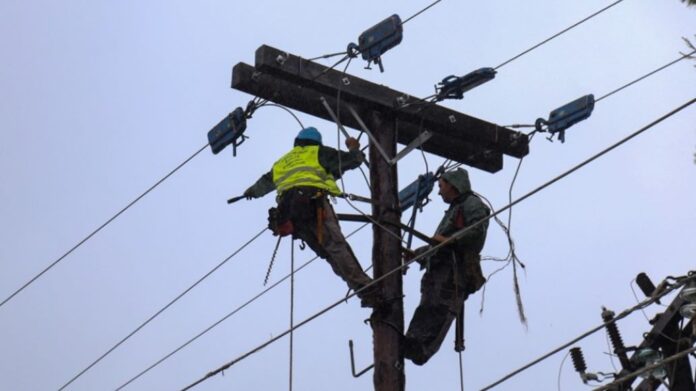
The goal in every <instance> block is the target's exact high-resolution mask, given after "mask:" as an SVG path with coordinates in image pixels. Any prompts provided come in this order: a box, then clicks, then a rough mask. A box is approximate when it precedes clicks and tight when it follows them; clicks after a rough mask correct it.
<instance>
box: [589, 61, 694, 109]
mask: <svg viewBox="0 0 696 391" xmlns="http://www.w3.org/2000/svg"><path fill="white" fill-rule="evenodd" d="M694 53H696V50H694V51H693V52H691V53H689V54H684V55H682V56H681V57H679V58H677V59H676V60H674V61H672V62H670V63H667V64H665V65H663V66H661V67H659V68H657V69H655V70H654V71H652V72H650V73H647V74H645V75H643V76H641V77H639V78H637V79H636V80H633V81H632V82H630V83H628V84H624V85H623V86H621V87H619V88H617V89H615V90H614V91H611V92H609V93H607V94H605V95H602V96H601V97H599V98H597V99H595V103H597V102H599V101H600V100H602V99H604V98H608V97H610V96H612V95H614V94H616V93H617V92H619V91H621V90H623V89H624V88H627V87H630V86H632V85H634V84H636V83H638V82H639V81H641V80H643V79H646V78H648V77H650V76H652V75H654V74H656V73H657V72H660V71H661V70H663V69H665V68H668V67H670V66H672V65H674V64H676V63H678V62H679V61H681V60H683V59H685V58H689V56H691V55H692V54H694Z"/></svg>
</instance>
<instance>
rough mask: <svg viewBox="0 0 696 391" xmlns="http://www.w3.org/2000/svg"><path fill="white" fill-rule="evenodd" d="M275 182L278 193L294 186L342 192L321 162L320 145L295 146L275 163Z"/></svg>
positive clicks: (332, 192)
mask: <svg viewBox="0 0 696 391" xmlns="http://www.w3.org/2000/svg"><path fill="white" fill-rule="evenodd" d="M273 183H274V184H275V186H276V189H277V190H278V194H283V192H285V191H287V190H288V189H292V188H293V187H299V186H310V187H316V188H317V189H322V190H326V191H327V192H329V193H330V194H332V195H339V194H341V190H340V189H339V188H338V186H336V181H335V180H334V177H333V175H331V174H329V173H328V172H327V171H326V169H324V167H322V166H321V164H319V146H318V145H310V146H306V147H299V146H298V147H295V148H293V149H292V151H290V152H288V153H287V154H285V156H283V157H281V158H280V159H278V161H277V162H275V164H274V165H273Z"/></svg>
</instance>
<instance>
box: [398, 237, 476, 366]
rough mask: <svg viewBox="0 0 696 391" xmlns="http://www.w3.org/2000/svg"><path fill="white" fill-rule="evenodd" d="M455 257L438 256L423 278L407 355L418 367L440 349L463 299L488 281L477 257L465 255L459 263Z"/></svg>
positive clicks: (442, 253)
mask: <svg viewBox="0 0 696 391" xmlns="http://www.w3.org/2000/svg"><path fill="white" fill-rule="evenodd" d="M452 254H453V252H451V251H446V250H444V251H441V252H439V253H437V254H435V255H434V256H433V257H432V258H431V259H430V262H429V263H430V266H429V267H428V269H427V271H426V272H425V274H424V275H423V278H422V279H421V301H420V304H419V305H418V308H416V311H415V313H414V314H413V319H411V323H410V324H409V326H408V331H407V332H406V338H405V356H406V358H408V359H410V360H411V361H413V363H414V364H417V365H423V364H425V363H426V362H427V361H428V360H429V359H430V357H432V356H433V355H434V354H435V353H436V352H437V351H438V350H439V349H440V345H442V341H443V340H444V339H445V336H446V335H447V331H448V330H449V328H450V326H451V325H452V321H453V320H454V319H455V318H456V317H457V314H459V311H461V309H462V304H463V303H464V300H466V298H467V297H469V295H470V294H471V293H474V292H476V291H477V290H478V289H479V288H481V286H482V285H483V283H484V281H485V279H484V278H483V275H482V274H481V266H480V259H481V258H480V257H479V255H478V254H464V255H462V256H459V257H457V258H458V259H457V260H456V261H455V259H453V257H452Z"/></svg>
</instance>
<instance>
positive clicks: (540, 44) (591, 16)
mask: <svg viewBox="0 0 696 391" xmlns="http://www.w3.org/2000/svg"><path fill="white" fill-rule="evenodd" d="M622 1H623V0H617V1H615V2H613V3H611V4H609V5H608V6H606V7H604V8H602V9H601V10H599V11H597V12H595V13H593V14H592V15H590V16H588V17H586V18H584V19H582V20H581V21H579V22H577V23H575V24H573V25H571V26H570V27H567V28H565V29H564V30H561V31H560V32H558V33H556V34H554V35H552V36H550V37H549V38H546V39H545V40H543V41H541V42H539V43H538V44H536V45H534V46H532V47H531V48H529V49H527V50H525V51H523V52H522V53H520V54H518V55H516V56H515V57H513V58H511V59H509V60H507V61H505V62H503V63H502V64H500V65H498V66H497V67H495V68H493V69H496V70H497V69H498V68H501V67H503V66H505V65H507V64H509V63H511V62H513V61H515V60H517V59H518V58H520V57H522V56H524V55H525V54H527V53H529V52H531V51H532V50H534V49H536V48H538V47H540V46H542V45H544V44H546V43H548V42H549V41H551V40H553V39H554V38H556V37H558V36H560V35H563V34H565V33H566V32H568V31H570V30H572V29H573V28H575V27H577V26H579V25H581V24H583V23H585V22H587V21H588V20H590V19H592V18H594V17H595V16H597V15H599V14H601V13H602V12H604V11H606V10H608V9H609V8H611V7H613V6H615V5H617V4H619V3H620V2H622Z"/></svg>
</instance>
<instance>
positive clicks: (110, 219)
mask: <svg viewBox="0 0 696 391" xmlns="http://www.w3.org/2000/svg"><path fill="white" fill-rule="evenodd" d="M207 146H208V144H205V145H204V146H202V147H201V148H200V149H199V150H198V151H196V152H195V153H194V154H193V155H191V156H189V157H188V158H186V160H184V161H183V162H182V163H180V164H179V165H178V166H176V167H175V168H174V169H173V170H171V171H170V172H169V173H168V174H167V175H165V176H163V177H162V178H161V179H160V180H158V181H157V182H155V184H154V185H152V186H150V188H149V189H147V190H145V192H143V193H142V194H140V195H139V196H138V197H136V198H135V199H134V200H133V201H131V202H130V203H129V204H128V205H126V206H125V207H124V208H123V209H121V210H120V211H118V212H117V213H116V214H115V215H113V216H112V217H111V218H109V219H108V220H106V222H105V223H103V224H102V225H100V226H99V228H97V229H95V230H94V231H92V233H90V234H89V235H87V236H86V237H85V238H84V239H82V240H81V241H79V242H78V243H77V244H76V245H74V246H73V247H72V248H71V249H70V250H68V252H66V253H65V254H63V255H61V256H60V257H58V259H56V260H55V261H53V262H52V263H51V264H50V265H48V266H47V267H46V268H45V269H43V270H42V271H41V272H40V273H39V274H37V275H35V276H34V277H32V278H31V279H30V280H29V281H27V282H26V283H24V285H22V286H21V287H20V288H19V289H17V290H16V291H14V292H13V293H12V294H11V295H10V296H8V297H7V298H6V299H4V300H3V301H2V302H0V307H2V306H3V305H5V303H7V302H8V301H10V300H12V298H14V297H15V296H17V294H19V292H21V291H23V290H24V289H25V288H26V287H28V286H29V285H31V284H32V283H34V281H36V280H37V279H39V277H41V276H43V275H44V274H45V273H46V272H47V271H49V270H51V269H52V268H53V267H54V266H56V265H57V264H58V263H60V261H62V260H63V259H65V257H67V256H68V255H70V254H71V253H72V252H73V251H75V250H77V248H78V247H80V246H82V245H83V244H84V243H85V242H86V241H88V240H89V239H91V238H92V236H94V235H96V234H97V232H99V231H101V230H102V228H104V227H106V226H107V225H109V224H110V223H111V222H112V221H114V220H116V218H117V217H118V216H120V215H121V214H122V213H123V212H125V211H126V210H128V209H129V208H130V207H131V206H133V205H134V204H135V203H136V202H138V201H140V200H141V199H142V198H143V197H145V196H146V195H147V194H148V193H149V192H151V191H152V190H154V188H156V187H157V186H159V185H160V184H161V183H162V182H164V181H165V180H166V179H167V178H169V177H170V176H171V175H172V174H174V173H175V172H177V171H178V170H179V169H180V168H181V167H183V166H184V165H186V163H188V162H190V161H191V160H192V159H193V158H194V157H196V156H198V154H199V153H201V152H203V150H204V149H205V148H206V147H207Z"/></svg>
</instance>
